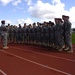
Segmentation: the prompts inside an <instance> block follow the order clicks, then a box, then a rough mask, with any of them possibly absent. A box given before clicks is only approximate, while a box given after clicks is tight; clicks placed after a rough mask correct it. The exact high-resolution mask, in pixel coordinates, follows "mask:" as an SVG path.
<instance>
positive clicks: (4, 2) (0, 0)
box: [0, 0, 22, 6]
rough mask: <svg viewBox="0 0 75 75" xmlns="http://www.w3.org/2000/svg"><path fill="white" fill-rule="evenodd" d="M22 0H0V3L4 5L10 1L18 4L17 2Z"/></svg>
mask: <svg viewBox="0 0 75 75" xmlns="http://www.w3.org/2000/svg"><path fill="white" fill-rule="evenodd" d="M21 1H22V0H0V2H1V3H2V5H4V6H6V5H7V4H9V3H12V4H13V5H18V4H19V3H21Z"/></svg>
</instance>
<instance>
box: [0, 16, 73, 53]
mask: <svg viewBox="0 0 75 75" xmlns="http://www.w3.org/2000/svg"><path fill="white" fill-rule="evenodd" d="M54 21H55V23H54V22H51V21H49V22H43V23H39V22H37V23H33V24H29V25H27V24H26V23H24V26H23V27H22V26H21V24H19V25H18V27H17V26H15V25H14V26H13V25H10V24H8V25H7V26H6V27H7V30H8V31H7V34H8V35H7V40H8V43H25V44H33V45H41V46H46V47H52V48H55V49H56V50H57V51H63V50H64V51H66V52H68V53H73V49H72V41H71V34H72V33H71V22H70V21H69V16H66V15H62V19H61V18H55V19H54ZM0 29H1V27H0ZM0 32H2V31H1V30H0ZM1 39H2V38H1ZM6 42H7V41H6Z"/></svg>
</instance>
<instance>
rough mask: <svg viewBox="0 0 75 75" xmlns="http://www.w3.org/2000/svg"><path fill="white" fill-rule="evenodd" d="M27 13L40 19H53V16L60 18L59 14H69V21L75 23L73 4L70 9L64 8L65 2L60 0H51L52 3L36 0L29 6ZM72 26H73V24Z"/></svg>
mask: <svg viewBox="0 0 75 75" xmlns="http://www.w3.org/2000/svg"><path fill="white" fill-rule="evenodd" d="M29 13H30V15H31V16H32V17H35V18H38V19H41V20H52V21H53V20H54V18H55V17H58V18H61V16H62V15H63V14H64V15H68V16H70V20H71V22H72V23H73V24H74V23H75V20H74V18H75V6H74V7H71V8H70V10H65V4H64V3H62V2H61V1H60V0H52V4H50V3H43V2H42V0H38V1H37V3H36V4H34V5H31V6H29ZM72 27H75V26H74V25H73V26H72Z"/></svg>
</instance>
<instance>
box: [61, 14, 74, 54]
mask: <svg viewBox="0 0 75 75" xmlns="http://www.w3.org/2000/svg"><path fill="white" fill-rule="evenodd" d="M62 19H63V20H64V23H63V28H64V43H65V49H64V50H65V51H67V52H68V53H73V49H72V40H71V34H72V32H71V22H70V21H69V16H65V15H62Z"/></svg>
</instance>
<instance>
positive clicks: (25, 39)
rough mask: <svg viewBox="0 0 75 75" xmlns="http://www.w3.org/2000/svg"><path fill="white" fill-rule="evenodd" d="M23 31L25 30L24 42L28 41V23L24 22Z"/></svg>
mask: <svg viewBox="0 0 75 75" xmlns="http://www.w3.org/2000/svg"><path fill="white" fill-rule="evenodd" d="M22 32H23V43H26V42H27V26H26V23H24V27H23V28H22Z"/></svg>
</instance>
